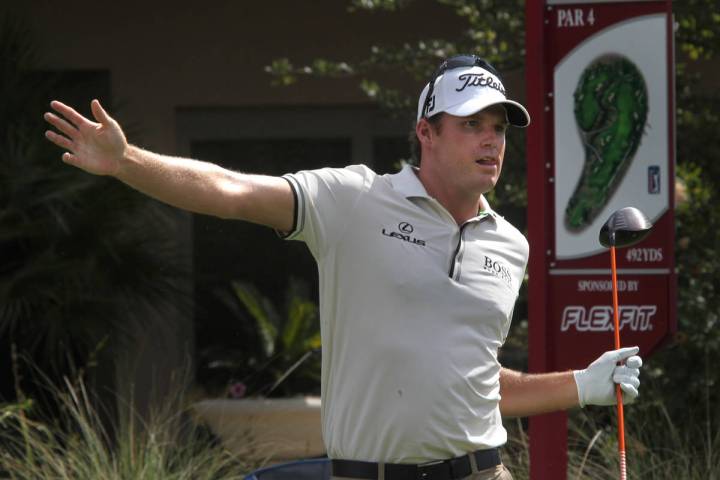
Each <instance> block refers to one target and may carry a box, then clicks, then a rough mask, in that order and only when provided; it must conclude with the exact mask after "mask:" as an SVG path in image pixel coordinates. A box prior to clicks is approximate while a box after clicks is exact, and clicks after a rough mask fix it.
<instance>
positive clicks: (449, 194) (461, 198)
mask: <svg viewBox="0 0 720 480" xmlns="http://www.w3.org/2000/svg"><path fill="white" fill-rule="evenodd" d="M416 173H417V176H418V178H419V179H420V183H422V184H423V187H425V190H426V191H427V193H428V194H429V195H430V196H431V197H432V198H434V199H435V200H437V201H438V203H440V205H442V206H443V207H444V208H445V210H447V211H448V213H450V215H451V216H452V217H453V219H455V222H456V223H457V224H458V225H462V224H463V223H465V222H466V221H468V220H470V219H471V218H474V217H476V216H477V214H478V212H479V211H480V208H481V207H482V202H481V200H480V198H481V194H480V193H477V192H467V191H464V190H461V189H459V188H457V185H451V184H449V183H446V182H443V180H442V177H441V176H440V175H436V174H432V173H431V172H429V171H428V170H427V169H425V170H423V169H422V168H421V169H420V170H419V171H417V172H416Z"/></svg>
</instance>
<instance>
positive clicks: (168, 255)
mask: <svg viewBox="0 0 720 480" xmlns="http://www.w3.org/2000/svg"><path fill="white" fill-rule="evenodd" d="M1 20H2V22H1V23H0V24H1V25H2V28H0V185H1V187H0V232H1V233H0V271H2V275H1V276H0V338H2V344H3V345H2V346H3V349H4V350H5V352H4V353H3V355H6V354H7V351H8V349H9V345H10V344H13V345H16V346H17V350H18V352H19V354H20V355H21V356H22V357H24V358H27V359H30V361H31V362H32V363H33V364H34V366H35V367H38V368H39V369H40V370H42V371H44V372H45V373H47V374H48V375H50V376H51V378H52V379H58V378H59V377H60V376H61V375H64V374H67V373H69V369H70V368H72V367H73V366H75V367H77V368H80V369H86V371H87V369H88V368H89V367H93V366H95V365H97V364H94V363H92V362H93V361H97V360H98V359H100V360H101V362H100V364H99V366H100V368H101V369H102V370H103V371H104V375H103V376H102V378H100V377H98V376H94V375H93V376H90V378H89V380H97V381H101V382H102V383H104V384H106V385H108V383H109V385H110V388H112V377H113V376H114V373H115V372H114V358H115V355H117V353H118V351H119V350H121V349H122V348H123V347H124V346H125V345H126V342H125V341H126V340H129V339H131V338H134V336H135V335H137V332H138V331H143V330H142V329H141V328H139V327H140V326H142V327H145V328H144V330H147V328H146V327H147V326H148V322H150V321H152V320H150V319H152V318H163V317H164V316H165V315H166V314H167V312H168V310H167V307H168V306H169V305H171V304H173V303H176V304H177V303H179V302H178V298H182V297H181V294H180V293H179V289H178V283H177V281H178V278H182V275H183V274H184V272H183V271H182V265H183V264H184V262H183V261H182V259H181V258H180V254H179V249H178V246H177V245H176V243H175V241H174V240H173V238H172V237H171V231H172V229H171V228H169V217H168V215H167V213H166V211H165V210H164V209H162V208H160V207H159V205H158V204H157V203H156V202H154V201H150V200H148V199H146V198H145V197H142V196H141V195H139V194H137V193H136V192H134V191H132V190H130V189H129V188H127V187H125V186H123V185H122V184H120V183H119V182H116V181H114V180H111V179H108V178H103V177H95V176H91V175H87V174H85V173H82V172H80V171H79V170H77V169H73V168H69V167H67V166H65V165H63V164H62V162H60V160H59V157H60V153H61V152H60V151H58V150H57V149H56V148H54V147H52V146H51V145H50V143H49V142H47V141H46V140H45V139H44V138H43V133H44V131H45V129H46V128H47V127H46V125H45V123H44V122H43V119H42V112H43V111H45V110H47V108H48V103H49V100H50V99H51V98H53V97H54V95H56V94H57V93H58V88H59V86H60V84H59V81H58V80H59V79H58V77H57V76H55V75H53V74H50V73H47V72H39V71H37V70H36V68H37V67H36V65H37V63H36V58H37V53H36V51H35V49H34V46H33V42H32V36H31V34H30V32H29V30H28V29H27V28H25V27H24V25H23V23H22V22H21V21H20V20H18V19H15V18H12V17H9V16H8V17H5V18H3V19H1ZM88 103H89V99H88ZM153 313H154V314H155V315H154V316H153ZM169 320H170V321H171V320H172V319H169ZM155 321H157V320H155ZM3 366H4V368H6V369H8V370H9V368H10V361H9V358H8V359H7V360H6V361H4V362H3ZM24 366H25V363H23V364H22V365H20V366H19V367H20V369H19V370H18V372H20V373H21V374H22V377H23V378H24V380H25V382H24V383H23V384H22V385H23V388H27V389H30V391H32V389H33V387H32V382H31V377H32V376H31V375H30V374H29V372H30V371H31V370H28V369H24V368H22V367H24ZM91 373H92V372H91ZM5 376H6V377H7V376H8V373H7V371H6V372H5ZM16 380H17V379H16ZM13 383H14V382H8V381H6V382H5V385H3V388H4V390H3V392H2V396H4V397H5V398H6V399H8V397H10V398H11V397H12V395H13V391H12V390H13V389H12V385H13Z"/></svg>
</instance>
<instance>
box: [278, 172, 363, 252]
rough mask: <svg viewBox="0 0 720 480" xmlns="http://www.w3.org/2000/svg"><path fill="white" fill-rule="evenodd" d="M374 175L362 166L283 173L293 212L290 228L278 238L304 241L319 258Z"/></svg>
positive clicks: (347, 220)
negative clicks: (290, 191) (291, 196)
mask: <svg viewBox="0 0 720 480" xmlns="http://www.w3.org/2000/svg"><path fill="white" fill-rule="evenodd" d="M374 176H375V173H374V172H373V171H372V170H370V169H369V168H367V167H365V166H364V165H352V166H349V167H345V168H323V169H319V170H306V171H301V172H298V173H293V174H287V175H284V176H283V178H284V179H285V180H287V182H288V183H289V184H290V187H291V188H292V191H293V195H294V196H295V213H294V221H293V228H292V230H291V231H289V232H281V233H280V235H281V237H283V238H285V239H287V240H301V241H304V242H305V243H306V244H307V246H308V248H309V249H310V251H311V252H312V254H313V255H314V256H315V258H316V259H318V258H321V257H322V256H323V255H324V253H325V252H327V250H328V249H330V248H331V247H332V246H333V245H334V244H336V243H337V242H338V241H339V240H340V239H341V238H342V235H343V233H344V231H345V229H346V228H347V226H348V224H349V223H350V222H351V221H352V217H353V212H354V209H355V206H356V205H357V202H358V201H359V199H360V198H361V196H362V195H363V193H365V192H367V191H368V190H369V185H371V183H372V180H373V177H374Z"/></svg>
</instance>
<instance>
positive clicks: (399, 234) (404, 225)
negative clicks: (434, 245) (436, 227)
mask: <svg viewBox="0 0 720 480" xmlns="http://www.w3.org/2000/svg"><path fill="white" fill-rule="evenodd" d="M397 229H398V231H391V232H388V231H387V230H386V229H385V228H383V229H382V234H383V235H385V236H386V237H393V238H397V239H398V240H402V241H404V242H408V243H413V244H415V245H418V246H420V247H424V246H425V240H420V239H419V238H416V237H414V236H412V235H411V234H412V233H413V232H414V231H415V228H414V227H413V226H412V225H411V224H409V223H408V222H400V223H398V227H397Z"/></svg>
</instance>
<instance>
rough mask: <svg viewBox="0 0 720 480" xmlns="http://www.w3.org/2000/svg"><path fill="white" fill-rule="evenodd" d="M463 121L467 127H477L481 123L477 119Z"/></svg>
mask: <svg viewBox="0 0 720 480" xmlns="http://www.w3.org/2000/svg"><path fill="white" fill-rule="evenodd" d="M463 123H464V125H465V126H466V127H470V128H476V127H477V126H478V125H480V122H478V121H477V120H465V122H463Z"/></svg>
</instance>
